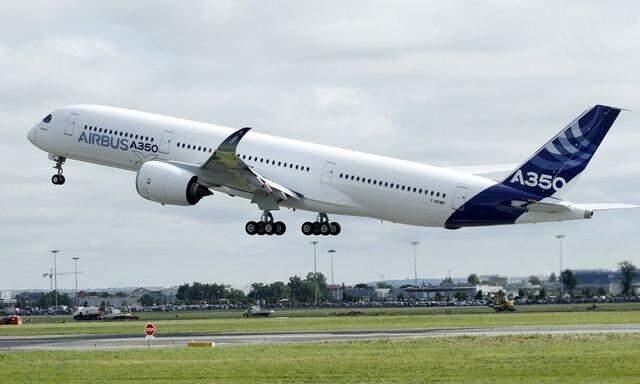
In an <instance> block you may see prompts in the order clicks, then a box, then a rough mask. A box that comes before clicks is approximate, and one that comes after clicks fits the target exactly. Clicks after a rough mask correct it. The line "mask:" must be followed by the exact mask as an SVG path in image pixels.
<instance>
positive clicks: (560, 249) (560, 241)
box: [556, 235, 565, 299]
mask: <svg viewBox="0 0 640 384" xmlns="http://www.w3.org/2000/svg"><path fill="white" fill-rule="evenodd" d="M564 238H565V235H556V239H558V250H559V255H560V275H559V278H558V279H559V280H560V297H561V298H563V299H564V283H563V282H562V239H564Z"/></svg>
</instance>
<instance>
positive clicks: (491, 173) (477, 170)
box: [447, 163, 519, 181]
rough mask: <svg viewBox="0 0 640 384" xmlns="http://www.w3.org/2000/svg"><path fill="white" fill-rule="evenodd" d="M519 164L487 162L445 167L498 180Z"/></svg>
mask: <svg viewBox="0 0 640 384" xmlns="http://www.w3.org/2000/svg"><path fill="white" fill-rule="evenodd" d="M518 165H519V164H517V163H516V164H489V165H469V166H463V167H447V169H451V170H452V171H458V172H463V173H468V174H470V175H476V176H482V177H486V178H489V179H493V180H497V181H500V180H502V179H504V177H505V176H506V175H507V174H508V173H509V172H513V170H514V169H516V168H517V167H518Z"/></svg>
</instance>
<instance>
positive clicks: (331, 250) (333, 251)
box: [327, 249, 336, 285]
mask: <svg viewBox="0 0 640 384" xmlns="http://www.w3.org/2000/svg"><path fill="white" fill-rule="evenodd" d="M327 252H328V253H329V254H331V285H334V284H335V282H334V280H333V254H334V253H336V250H335V249H330V250H328V251H327Z"/></svg>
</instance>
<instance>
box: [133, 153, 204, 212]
mask: <svg viewBox="0 0 640 384" xmlns="http://www.w3.org/2000/svg"><path fill="white" fill-rule="evenodd" d="M136 190H137V191H138V194H139V195H140V196H142V197H144V198H145V199H147V200H151V201H155V202H156V203H160V204H163V205H164V204H169V205H194V204H196V203H197V202H198V201H200V199H202V198H203V197H204V196H209V195H211V194H212V193H211V191H209V189H208V188H206V187H204V186H202V185H200V184H199V183H198V177H197V176H196V175H194V174H193V173H192V172H189V171H187V170H185V169H182V168H180V167H176V166H175V165H171V164H168V163H163V162H161V161H147V162H146V163H144V164H142V166H141V167H140V169H139V170H138V175H137V176H136Z"/></svg>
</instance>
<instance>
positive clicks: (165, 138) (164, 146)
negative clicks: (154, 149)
mask: <svg viewBox="0 0 640 384" xmlns="http://www.w3.org/2000/svg"><path fill="white" fill-rule="evenodd" d="M172 138H173V132H172V131H164V133H163V134H162V138H161V139H160V145H159V146H158V152H160V153H165V154H166V153H169V148H170V147H171V139H172Z"/></svg>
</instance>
